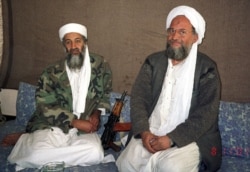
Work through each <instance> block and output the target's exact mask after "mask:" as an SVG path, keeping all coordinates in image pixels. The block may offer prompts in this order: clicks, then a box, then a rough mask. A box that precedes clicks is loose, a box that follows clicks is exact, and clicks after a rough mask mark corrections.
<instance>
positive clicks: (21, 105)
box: [16, 82, 36, 126]
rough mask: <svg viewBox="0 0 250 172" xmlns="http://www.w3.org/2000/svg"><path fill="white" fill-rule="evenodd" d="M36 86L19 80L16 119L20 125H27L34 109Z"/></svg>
mask: <svg viewBox="0 0 250 172" xmlns="http://www.w3.org/2000/svg"><path fill="white" fill-rule="evenodd" d="M35 92H36V86H34V85H31V84H28V83H25V82H20V83H19V88H18V94H17V102H16V113H17V116H16V121H17V123H18V124H20V125H25V126H26V125H27V123H28V121H29V119H30V117H31V115H32V114H33V112H34V111H35V108H36V103H35Z"/></svg>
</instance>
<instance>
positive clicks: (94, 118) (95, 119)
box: [89, 110, 101, 131]
mask: <svg viewBox="0 0 250 172" xmlns="http://www.w3.org/2000/svg"><path fill="white" fill-rule="evenodd" d="M100 115H101V111H100V110H95V111H94V112H93V113H92V114H91V115H90V117H89V122H90V123H91V124H92V125H93V126H94V128H95V131H97V130H98V128H99V124H100Z"/></svg>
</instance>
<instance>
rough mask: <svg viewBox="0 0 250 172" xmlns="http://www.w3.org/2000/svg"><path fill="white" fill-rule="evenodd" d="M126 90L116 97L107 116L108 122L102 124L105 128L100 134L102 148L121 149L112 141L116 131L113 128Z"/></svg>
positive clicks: (117, 119)
mask: <svg viewBox="0 0 250 172" xmlns="http://www.w3.org/2000/svg"><path fill="white" fill-rule="evenodd" d="M126 94H127V92H126V91H124V92H123V94H122V96H121V98H120V99H116V102H115V104H114V107H113V109H112V111H111V114H110V116H109V118H108V122H107V123H106V124H104V127H105V130H104V132H103V134H102V137H101V141H102V146H103V148H104V149H108V148H112V149H113V150H114V151H116V152H118V151H120V150H121V148H120V147H119V146H117V145H116V144H115V143H113V141H114V138H115V135H116V131H115V130H114V128H115V125H116V123H117V122H118V121H119V119H120V114H121V111H122V107H123V104H124V99H125V96H126Z"/></svg>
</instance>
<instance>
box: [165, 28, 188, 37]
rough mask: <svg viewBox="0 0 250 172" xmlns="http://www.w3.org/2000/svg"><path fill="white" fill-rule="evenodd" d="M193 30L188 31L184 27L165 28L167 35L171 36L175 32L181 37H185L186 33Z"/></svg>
mask: <svg viewBox="0 0 250 172" xmlns="http://www.w3.org/2000/svg"><path fill="white" fill-rule="evenodd" d="M190 32H192V33H193V31H188V30H186V29H173V28H168V29H167V36H173V35H174V34H175V33H178V34H179V35H180V36H181V37H185V36H186V35H187V34H188V33H190Z"/></svg>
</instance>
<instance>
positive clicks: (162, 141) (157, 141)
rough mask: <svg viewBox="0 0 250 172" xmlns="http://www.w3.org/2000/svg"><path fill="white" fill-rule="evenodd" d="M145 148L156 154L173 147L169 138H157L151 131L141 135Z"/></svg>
mask: <svg viewBox="0 0 250 172" xmlns="http://www.w3.org/2000/svg"><path fill="white" fill-rule="evenodd" d="M141 138H142V143H143V146H144V147H145V148H146V149H147V150H148V151H149V152H150V153H155V152H158V151H161V150H166V149H168V148H170V147H171V140H170V138H169V137H168V136H156V135H154V134H152V133H151V132H150V131H145V132H142V133H141Z"/></svg>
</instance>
